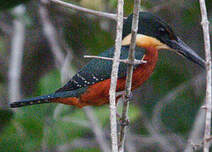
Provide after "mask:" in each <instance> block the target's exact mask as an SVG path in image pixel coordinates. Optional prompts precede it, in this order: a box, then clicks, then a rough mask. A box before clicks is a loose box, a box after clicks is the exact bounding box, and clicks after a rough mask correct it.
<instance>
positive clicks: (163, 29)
mask: <svg viewBox="0 0 212 152" xmlns="http://www.w3.org/2000/svg"><path fill="white" fill-rule="evenodd" d="M158 31H159V33H160V34H162V35H163V34H166V29H165V28H163V27H160V28H159V29H158Z"/></svg>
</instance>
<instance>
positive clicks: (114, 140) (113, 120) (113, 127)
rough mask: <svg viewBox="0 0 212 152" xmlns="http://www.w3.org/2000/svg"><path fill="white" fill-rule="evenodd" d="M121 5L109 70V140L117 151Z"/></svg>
mask: <svg viewBox="0 0 212 152" xmlns="http://www.w3.org/2000/svg"><path fill="white" fill-rule="evenodd" d="M123 6H124V1H123V0H118V10H117V25H116V41H115V52H114V61H113V65H112V72H111V82H110V91H109V94H110V127H111V140H112V152H118V139H117V123H116V112H117V109H116V85H117V77H118V68H119V58H120V53H121V51H120V50H121V41H122V29H123Z"/></svg>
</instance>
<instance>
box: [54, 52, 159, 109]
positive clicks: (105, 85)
mask: <svg viewBox="0 0 212 152" xmlns="http://www.w3.org/2000/svg"><path fill="white" fill-rule="evenodd" d="M143 60H145V61H146V62H147V63H145V64H141V65H139V66H138V67H137V68H136V69H135V70H134V71H133V82H132V90H134V89H136V88H138V87H139V86H141V85H142V84H143V83H144V82H145V81H146V80H147V79H148V78H149V77H150V75H151V74H152V72H153V70H154V68H155V65H156V62H157V60H158V51H157V50H156V49H155V48H148V51H147V53H146V54H145V56H144V58H143ZM125 82H126V77H124V78H121V79H118V81H117V88H116V90H117V92H118V91H123V90H124V89H125ZM109 89H110V79H107V80H104V81H101V82H98V83H96V84H94V85H91V86H90V87H88V89H87V90H86V92H85V93H84V94H82V95H81V96H80V97H79V98H76V97H74V98H64V99H59V100H58V99H57V101H54V102H60V103H64V104H69V105H75V106H77V107H80V108H81V107H84V106H87V105H96V106H99V105H103V104H106V103H108V102H109ZM117 98H118V97H117Z"/></svg>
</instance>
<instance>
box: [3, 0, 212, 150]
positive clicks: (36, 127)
mask: <svg viewBox="0 0 212 152" xmlns="http://www.w3.org/2000/svg"><path fill="white" fill-rule="evenodd" d="M67 2H70V3H72V4H76V5H79V6H82V7H86V8H90V9H94V10H99V11H105V12H110V13H115V12H116V6H117V0H67ZM206 3H207V9H208V18H209V20H210V22H211V21H212V2H211V0H206ZM19 4H21V5H19ZM141 9H142V10H145V11H150V12H152V13H154V14H156V15H157V16H160V17H161V18H162V19H164V20H165V21H166V22H168V23H169V24H170V25H171V26H172V27H173V29H174V31H175V32H176V33H177V35H179V37H181V39H183V40H184V41H185V42H186V43H187V44H188V45H189V46H190V47H191V48H193V49H194V50H195V51H196V52H197V53H198V54H199V55H200V56H201V57H203V58H204V50H203V37H202V28H201V24H200V22H201V18H200V9H199V3H198V1H194V0H177V1H176V0H142V3H141ZM132 10H133V1H125V5H124V14H125V16H128V15H129V14H131V13H132ZM115 27H116V23H115V21H114V20H111V19H107V18H103V17H97V16H94V15H90V14H88V13H83V12H79V11H75V10H72V9H68V8H64V7H62V6H60V5H58V4H54V3H52V2H51V3H46V1H45V0H41V1H39V0H0V152H73V151H74V152H100V151H104V152H106V151H109V150H108V149H109V148H110V122H109V116H110V115H109V106H108V105H105V106H103V107H88V108H82V109H78V108H75V107H71V106H65V105H62V104H42V105H35V106H28V107H24V108H20V109H15V110H13V109H12V110H11V109H8V108H6V107H7V105H8V103H9V102H10V101H15V100H18V99H22V98H29V97H32V96H39V95H44V94H48V93H51V92H54V91H55V90H56V89H57V88H59V87H61V86H62V85H63V84H64V83H65V82H67V81H68V80H69V78H70V77H71V76H73V75H74V74H75V73H76V71H77V70H78V69H79V68H80V67H82V66H83V65H85V64H86V62H88V61H89V59H84V58H83V56H84V55H97V54H99V53H100V52H102V51H104V50H105V49H108V48H110V47H111V46H113V45H114V39H115ZM210 32H212V28H210ZM133 94H134V96H133V101H132V102H131V103H130V109H129V117H130V118H129V119H130V126H129V128H128V135H127V139H126V151H128V152H132V151H138V152H139V151H142V152H179V151H185V152H190V151H201V141H202V137H203V127H204V126H203V124H204V123H203V122H204V110H202V109H201V108H200V107H201V106H202V105H203V102H204V97H205V73H204V70H202V69H201V68H200V67H199V66H197V65H194V64H193V63H190V62H188V61H187V60H185V59H184V58H182V57H181V56H178V55H176V54H175V53H173V52H170V51H160V53H159V61H158V63H157V67H156V69H155V71H154V73H153V75H152V76H151V78H150V79H149V80H148V81H147V82H145V84H143V85H142V87H140V88H139V89H137V90H136V91H134V92H133ZM120 107H121V106H119V109H120Z"/></svg>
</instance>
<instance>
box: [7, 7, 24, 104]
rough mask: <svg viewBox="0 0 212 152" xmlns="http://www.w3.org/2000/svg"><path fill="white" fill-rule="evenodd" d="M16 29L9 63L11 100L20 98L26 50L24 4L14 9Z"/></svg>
mask: <svg viewBox="0 0 212 152" xmlns="http://www.w3.org/2000/svg"><path fill="white" fill-rule="evenodd" d="M13 13H14V15H15V16H16V17H15V19H14V22H13V24H14V31H13V39H12V44H11V57H10V65H9V73H8V74H9V76H8V77H9V81H8V82H9V102H12V101H17V100H19V99H20V96H21V95H20V78H21V66H22V58H23V52H24V39H25V24H24V23H23V20H22V19H21V18H22V17H23V15H24V13H25V7H24V6H22V5H21V6H18V7H16V8H15V9H14V11H13Z"/></svg>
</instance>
